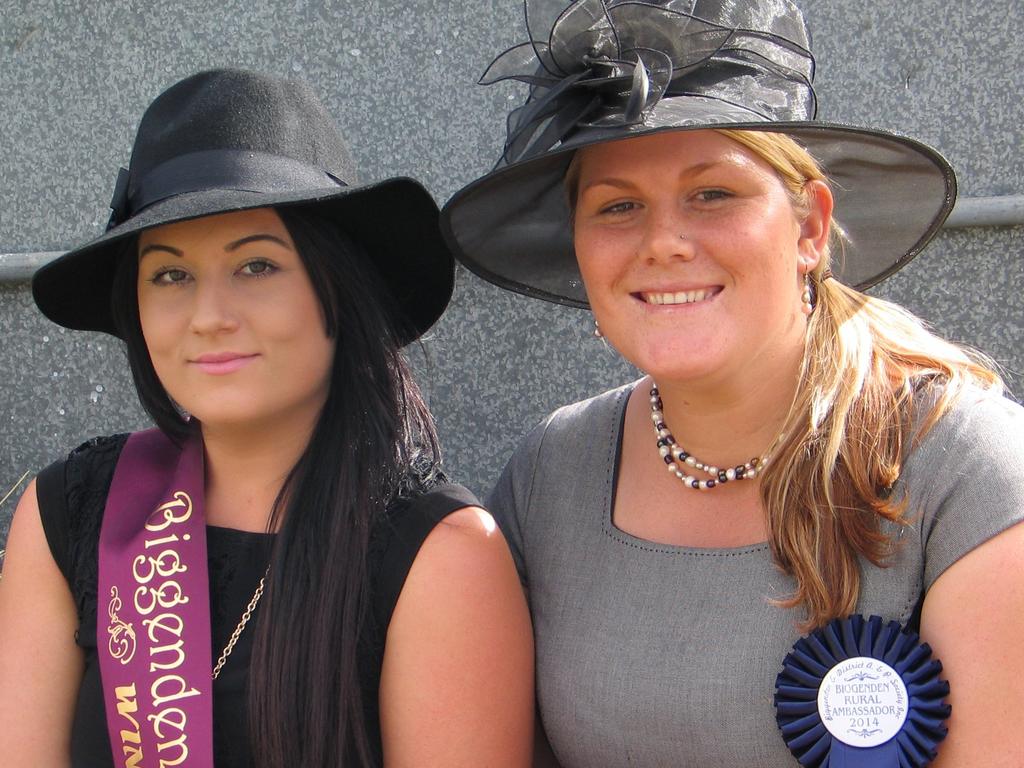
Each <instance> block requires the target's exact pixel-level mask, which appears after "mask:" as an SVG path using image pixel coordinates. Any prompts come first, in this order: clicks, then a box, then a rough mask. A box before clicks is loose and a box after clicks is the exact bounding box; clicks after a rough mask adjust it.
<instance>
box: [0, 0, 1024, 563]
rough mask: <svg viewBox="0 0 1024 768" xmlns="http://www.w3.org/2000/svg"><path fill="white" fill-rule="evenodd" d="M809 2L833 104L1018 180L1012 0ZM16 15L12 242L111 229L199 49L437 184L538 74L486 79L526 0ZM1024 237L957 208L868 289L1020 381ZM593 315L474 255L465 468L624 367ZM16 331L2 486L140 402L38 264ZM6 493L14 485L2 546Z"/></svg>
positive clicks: (443, 342) (67, 6)
mask: <svg viewBox="0 0 1024 768" xmlns="http://www.w3.org/2000/svg"><path fill="white" fill-rule="evenodd" d="M801 5H802V7H803V9H804V11H805V14H806V16H807V18H808V22H809V25H810V27H811V29H812V32H813V33H814V40H815V52H816V54H817V56H818V63H819V69H818V80H817V88H818V95H819V101H820V104H821V108H820V114H819V116H820V117H822V118H824V119H828V120H835V121H845V122H851V123H856V124H861V125H872V126H880V127H886V128H890V129H894V130H899V131H903V132H905V133H908V134H910V135H912V136H916V137H918V138H920V139H922V140H924V141H927V142H929V143H931V144H933V145H935V146H937V147H938V148H940V149H941V150H942V151H943V152H944V153H945V154H946V155H947V156H948V157H949V158H950V159H951V160H952V161H953V163H954V165H955V166H956V168H957V169H958V171H959V174H960V186H961V193H962V194H963V195H967V196H988V195H1003V194H1020V193H1021V192H1024V182H1022V181H1021V179H1022V178H1024V156H1022V153H1021V146H1022V133H1024V131H1022V128H1021V125H1022V123H1024V106H1022V105H1024V98H1022V76H1021V74H1020V69H1019V67H1018V66H1016V65H1017V63H1019V62H1020V61H1021V59H1022V58H1024V56H1022V54H1024V50H1022V43H1021V41H1022V40H1024V11H1022V8H1021V4H1020V2H1019V0H988V1H987V2H985V3H968V2H966V0H908V1H907V2H892V0H865V1H864V2H861V3H848V2H840V0H803V2H802V3H801ZM0 19H2V21H0V114H2V115H3V128H2V129H0V253H9V252H14V251H39V250H58V249H60V248H64V247H67V246H69V245H71V244H72V243H75V242H76V241H80V240H83V239H85V238H88V237H90V236H92V235H94V234H96V233H98V232H99V231H100V229H101V227H102V225H103V223H104V222H105V221H106V218H107V215H108V211H107V208H106V204H107V201H108V199H109V194H110V191H111V188H112V186H113V181H114V178H115V175H116V170H117V168H118V166H119V165H121V164H124V163H126V162H127V159H128V153H129V149H130V146H131V141H132V138H133V134H134V128H135V123H136V121H137V120H138V117H139V116H140V115H141V113H142V111H143V109H144V108H145V107H146V105H147V104H148V102H149V101H150V100H151V99H152V98H153V97H154V96H155V95H156V94H157V93H158V92H159V91H160V90H161V89H163V88H164V87H166V86H167V85H169V84H170V83H172V82H174V81H175V80H177V79H179V78H181V77H183V76H185V75H187V74H190V73H192V72H194V71H197V70H199V69H202V68H207V67H212V66H223V65H231V66H241V67H249V68H257V69H263V70H266V71H270V72H275V73H278V74H289V75H297V76H301V77H304V78H306V79H308V80H309V81H311V82H312V83H313V85H314V86H315V88H316V90H317V91H318V92H319V93H320V94H321V95H322V97H323V99H324V101H325V102H326V103H327V105H328V107H329V109H330V110H331V112H332V113H333V114H334V115H335V117H336V118H337V120H338V122H339V124H340V125H342V126H343V127H344V129H345V131H346V132H347V134H348V136H349V137H350V143H351V144H352V147H353V150H354V153H355V155H356V157H357V159H358V161H359V164H360V167H361V168H362V169H363V174H364V177H365V178H367V179H373V178H381V177H384V176H388V175H397V174H409V175H412V176H416V177H418V178H420V179H422V180H423V181H424V182H425V183H426V184H427V186H428V187H429V188H430V189H431V190H432V191H433V192H434V194H435V195H436V197H437V199H438V200H439V201H444V200H445V199H447V197H448V196H450V195H451V193H452V192H454V191H455V190H456V189H457V188H458V187H459V186H461V185H462V184H464V183H466V182H467V181H469V180H470V179H472V178H473V177H475V176H476V175H478V174H479V173H480V172H482V171H484V170H485V169H487V168H489V167H490V165H491V164H492V163H493V160H494V159H495V157H496V155H497V151H498V148H499V146H500V143H501V140H502V136H503V127H504V115H505V112H506V110H507V108H508V107H509V106H510V105H512V104H513V103H515V102H516V101H518V100H520V99H521V98H522V91H521V90H520V89H519V88H518V87H516V86H512V85H501V86H494V87H490V88H482V87H478V86H476V85H474V82H475V80H476V78H477V76H478V75H479V74H480V73H481V72H482V71H483V69H484V67H485V66H486V65H487V64H488V63H489V62H490V60H491V58H492V57H493V56H494V55H495V54H496V53H497V52H499V51H500V50H502V49H504V48H505V47H507V46H510V45H512V44H514V43H516V42H519V41H521V40H522V39H523V38H522V34H523V33H522V22H521V19H522V11H521V8H520V7H519V6H518V5H517V3H516V1H515V0H494V2H486V3H485V2H479V0H477V1H476V2H450V1H448V0H445V1H443V2H441V1H439V0H435V1H433V2H428V1H427V0H401V1H399V0H375V1H373V2H367V1H366V0H363V1H362V2H356V1H349V2H330V1H329V0H319V1H318V0H226V2H224V3H222V4H212V3H205V2H203V3H200V2H187V3H186V2H163V3H144V2H125V1H124V0H117V1H116V2H115V1H114V0H93V1H92V2H88V3H87V2H81V1H80V0H79V1H76V2H70V1H67V2H56V1H55V0H18V2H14V1H13V0H0ZM1022 257H1024V228H1022V227H1016V228H1001V229H998V228H997V229H969V230H958V231H950V232H945V233H943V234H942V235H940V236H939V238H938V239H937V241H936V242H935V243H934V244H933V245H932V246H930V248H929V249H928V250H927V251H926V252H925V253H924V254H923V255H921V256H920V257H918V258H917V260H916V261H914V262H913V263H912V264H911V265H910V266H909V267H908V268H907V269H905V270H904V271H903V272H902V273H900V274H899V275H897V276H896V277H894V278H892V279H891V280H889V281H888V282H887V283H885V284H884V285H882V286H880V287H879V288H878V289H877V290H876V293H877V294H879V295H883V296H885V297H888V298H892V299H895V300H897V301H900V302H902V303H904V304H905V305H906V306H908V307H909V308H910V309H911V310H913V311H914V312H916V313H918V314H920V315H922V316H923V317H925V318H926V319H927V320H929V321H930V322H931V323H932V324H933V325H934V326H935V327H936V328H937V329H939V330H940V331H941V332H942V333H944V334H945V335H947V336H949V337H951V338H954V339H957V340H960V341H965V342H968V343H971V344H974V345H976V346H978V347H980V348H981V349H983V350H985V351H987V352H989V353H990V354H991V355H993V356H994V357H995V358H996V359H997V360H999V361H1000V362H1001V363H1002V364H1003V365H1005V366H1006V369H1007V376H1008V379H1009V380H1010V382H1011V384H1012V385H1013V386H1014V387H1015V388H1017V390H1018V391H1019V390H1020V387H1021V384H1024V378H1022V370H1024V351H1022V344H1021V342H1022V341H1024V298H1022V297H1024V258H1022ZM591 327H592V326H591V324H590V319H589V316H587V315H586V314H585V313H583V312H579V311H576V310H569V309H565V308H559V307H555V306H549V305H546V304H543V303H541V302H537V301H531V300H528V299H524V298H520V297H514V296H512V295H509V294H505V293H503V292H501V291H499V290H497V289H494V288H492V287H490V286H488V285H486V284H484V283H482V282H481V281H479V280H477V279H476V278H475V277H473V276H471V275H469V274H468V273H466V272H465V271H461V272H460V274H459V285H458V288H457V292H456V296H455V300H454V303H453V305H452V307H451V309H450V311H449V312H448V314H447V315H446V316H445V318H444V319H443V320H442V321H441V323H440V324H439V325H438V326H437V328H436V329H435V330H434V331H433V332H432V333H431V334H430V335H429V336H428V337H427V338H426V340H425V342H424V344H423V349H422V351H419V350H414V352H413V356H414V358H415V362H416V367H417V369H418V372H419V376H420V380H421V382H422V383H423V385H424V387H425V389H426V390H427V391H428V393H429V396H430V400H431V404H432V406H433V408H434V412H435V414H436V415H437V418H438V421H439V423H440V427H441V431H442V437H443V440H444V444H445V447H446V455H447V461H448V465H449V468H450V470H451V471H452V472H453V474H455V475H456V476H458V477H460V478H461V479H463V480H464V481H465V482H466V483H467V484H468V485H470V486H471V487H472V488H474V489H475V490H477V491H479V492H484V491H486V490H487V488H488V487H489V486H490V484H491V483H492V482H493V480H494V479H495V478H496V476H497V473H498V472H499V471H500V469H501V466H502V464H503V463H504V461H505V459H506V458H507V456H508V454H509V452H510V451H511V450H512V448H513V446H514V444H515V443H516V441H517V439H518V438H519V437H520V436H521V435H522V433H523V432H524V431H526V430H527V429H528V428H529V427H530V426H531V425H533V424H534V423H535V422H536V421H537V420H538V419H539V418H541V416H542V415H543V414H545V413H546V412H548V411H549V410H550V409H552V408H553V407H555V406H556V405H559V404H561V403H565V402H568V401H571V400H573V399H578V398H580V397H582V396H585V395H588V394H591V393H594V392H597V391H600V390H601V389H603V388H607V387H609V386H611V385H614V384H617V383H621V382H623V381H625V380H627V378H628V377H629V376H631V375H632V372H631V371H630V370H629V368H628V366H626V365H625V364H624V363H622V362H621V361H620V360H619V359H618V358H617V357H616V355H615V354H614V353H613V352H611V351H609V350H607V349H606V348H605V347H604V346H603V345H602V344H601V343H599V342H597V341H595V340H594V339H593V338H592V337H591V335H590V329H591ZM0 338H2V344H0V372H2V377H0V497H2V495H3V493H4V492H5V491H6V489H7V488H9V487H10V486H12V485H14V484H15V481H16V480H17V479H18V478H19V477H20V476H21V474H22V473H23V472H25V471H31V472H33V473H34V472H35V471H37V470H38V469H40V468H41V467H42V466H44V465H45V464H46V463H48V462H49V461H51V460H53V459H54V458H56V457H58V456H59V455H61V454H62V453H64V452H66V451H67V450H68V449H70V448H71V447H73V446H74V445H76V444H78V443H79V442H80V441H82V440H83V439H85V438H87V437H88V436H90V435H93V434H97V433H107V432H112V431H120V430H127V429H132V428H137V427H140V426H142V425H144V423H145V419H144V417H143V416H142V414H141V412H140V410H139V408H138V406H137V404H136V401H135V395H134V392H133V390H132V388H131V385H130V382H129V380H128V378H127V376H126V372H125V366H124V362H123V357H122V355H121V353H120V351H119V348H118V346H117V343H116V342H114V340H112V339H110V338H106V337H103V336H101V335H91V334H84V333H72V332H65V331H64V330H63V329H60V328H58V327H56V326H54V325H52V324H50V323H48V322H47V321H45V320H44V319H43V318H42V317H41V316H40V315H39V314H38V313H37V312H36V311H35V309H34V307H33V305H32V302H31V298H30V296H29V294H28V291H27V285H26V284H3V285H0ZM581 450H586V446H581ZM13 506H14V499H10V500H8V501H7V502H5V503H4V504H2V505H0V546H2V542H3V541H4V540H5V539H6V528H7V524H8V521H9V517H10V514H11V512H12V511H13Z"/></svg>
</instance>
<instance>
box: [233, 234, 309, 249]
mask: <svg viewBox="0 0 1024 768" xmlns="http://www.w3.org/2000/svg"><path fill="white" fill-rule="evenodd" d="M264 240H269V241H270V242H272V243H277V244H278V245H280V246H281V247H282V248H285V249H287V250H289V251H290V250H292V247H291V246H290V245H288V243H286V242H285V241H284V240H282V239H281V238H280V237H276V236H274V235H268V234H263V233H261V234H256V235H248V236H247V237H243V238H240V239H238V240H235V241H234V242H231V243H228V244H227V245H225V246H224V250H225V251H236V250H238V249H239V248H241V247H242V246H243V245H247V244H249V243H257V242H261V241H264Z"/></svg>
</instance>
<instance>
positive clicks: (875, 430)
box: [718, 130, 1003, 629]
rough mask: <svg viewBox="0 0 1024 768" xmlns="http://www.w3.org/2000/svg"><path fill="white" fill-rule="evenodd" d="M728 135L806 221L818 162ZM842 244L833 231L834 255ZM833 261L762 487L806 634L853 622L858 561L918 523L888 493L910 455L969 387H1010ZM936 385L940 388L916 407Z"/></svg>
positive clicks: (778, 142) (757, 139)
mask: <svg viewBox="0 0 1024 768" xmlns="http://www.w3.org/2000/svg"><path fill="white" fill-rule="evenodd" d="M718 132H719V133H721V134H723V135H725V136H727V137H728V138H730V139H732V140H733V141H736V142H738V143H739V144H741V145H743V146H744V147H746V148H747V149H749V150H751V151H752V152H754V153H755V154H757V155H758V156H759V157H761V158H762V159H763V160H764V161H765V162H767V163H768V164H769V165H771V166H772V167H773V168H774V169H775V171H776V173H777V174H778V175H779V178H780V179H781V180H782V182H783V184H784V185H785V186H786V188H787V190H788V191H789V194H790V196H791V198H792V200H793V203H794V208H795V210H796V212H797V215H798V216H799V215H801V214H802V213H803V214H805V213H806V211H807V210H808V206H809V201H808V199H807V192H806V191H805V185H806V183H807V182H808V181H809V180H812V179H818V180H821V181H824V182H826V183H827V179H826V178H825V175H824V173H823V172H822V170H821V168H820V167H819V166H818V164H817V163H816V162H815V160H814V158H812V157H811V155H810V154H809V153H808V152H807V151H806V150H804V149H803V147H801V146H800V145H799V144H797V142H796V141H794V140H793V139H791V138H790V137H789V136H786V135H785V134H781V133H773V132H762V131H737V130H719V131H718ZM841 239H842V234H841V232H840V231H839V228H838V227H837V226H835V222H833V239H832V242H831V245H832V248H830V249H829V250H830V251H834V250H835V246H836V245H841ZM829 259H830V254H828V253H827V254H826V255H825V258H823V259H822V260H821V262H820V263H819V264H818V265H817V267H816V268H815V270H814V272H813V273H812V276H813V280H814V282H815V284H816V287H817V304H816V306H815V309H814V312H813V314H812V315H811V317H810V319H809V321H808V328H807V336H806V342H805V349H804V357H803V364H802V367H801V371H800V380H799V384H798V387H797V392H796V395H795V398H794V402H793V406H792V408H791V410H790V413H789V415H788V417H787V419H786V423H785V425H784V426H783V428H782V432H783V434H784V435H786V437H785V439H784V440H783V442H782V443H781V444H780V445H779V446H778V447H777V448H776V450H775V452H774V454H773V456H772V461H771V463H770V464H769V465H768V467H766V469H765V472H764V474H763V475H762V477H761V501H762V503H763V505H764V509H765V514H766V517H767V526H768V532H769V533H768V535H769V539H770V542H771V548H772V554H773V556H774V558H775V562H776V563H777V564H778V566H779V567H780V568H781V569H782V570H783V571H785V572H786V573H787V574H789V575H791V576H792V577H793V578H794V579H795V580H796V584H797V587H796V591H795V593H794V594H793V595H792V596H791V597H790V598H788V599H786V600H783V601H780V604H781V605H783V606H786V607H794V606H798V605H802V606H804V608H805V609H806V611H807V620H806V622H805V625H804V628H805V629H809V628H811V627H817V626H822V625H823V624H825V623H827V622H828V621H830V620H831V619H833V618H836V617H840V616H846V615H848V614H850V613H852V612H853V611H854V609H855V606H856V603H857V598H858V596H859V594H860V582H861V572H860V565H859V557H864V558H865V559H867V560H868V561H870V562H871V563H873V564H874V565H876V566H884V565H885V562H886V560H887V557H888V556H889V555H890V554H891V553H892V542H891V540H890V537H888V536H886V534H885V533H884V531H883V529H882V521H883V520H889V521H892V522H895V523H898V524H906V523H907V522H910V521H911V520H912V518H913V515H914V512H915V511H914V510H907V509H906V500H905V499H904V498H900V497H892V496H890V493H889V492H890V490H891V489H892V486H893V484H894V483H895V482H896V480H897V478H898V477H899V474H900V469H901V466H902V464H903V461H904V460H905V459H906V456H907V454H908V452H909V451H910V450H911V449H912V448H913V447H914V446H915V445H916V444H917V443H918V442H919V441H920V439H921V438H922V437H924V435H925V434H926V433H927V432H928V430H930V429H931V427H932V426H934V424H935V423H936V422H937V421H938V420H939V419H940V418H941V417H942V415H943V414H944V413H946V411H948V410H949V408H950V407H951V406H952V405H953V404H954V403H955V401H956V399H957V398H958V397H959V396H960V394H961V393H962V392H963V390H964V388H965V387H966V386H968V385H975V386H980V387H982V388H984V389H991V390H994V391H998V392H1001V391H1002V387H1003V383H1002V380H1001V378H1000V377H999V375H998V373H996V371H995V370H994V366H993V364H992V363H991V362H990V361H988V360H987V359H986V358H985V357H984V356H982V355H981V354H979V353H977V352H975V351H973V350H969V349H967V348H965V347H961V346H958V345H956V344H953V343H951V342H948V341H946V340H945V339H942V338H939V337H938V336H936V335H935V334H934V333H932V332H931V331H929V330H928V329H927V328H926V327H925V325H924V323H923V322H922V321H921V320H919V319H918V318H917V317H915V316H914V315H912V314H911V313H910V312H908V311H906V310H905V309H903V308H901V307H899V306H897V305H895V304H893V303H891V302H888V301H885V300H883V299H877V298H874V297H871V296H867V295H865V294H863V293H860V292H859V291H856V290H854V289H853V288H850V287H848V286H846V285H843V284H842V283H840V282H839V281H838V280H835V279H822V277H823V276H825V275H826V274H827V273H826V270H827V269H828V267H829ZM930 383H934V384H937V385H939V386H934V387H932V389H933V393H932V394H930V395H929V396H928V397H927V398H918V397H915V393H916V392H917V390H918V389H920V387H921V386H924V385H928V384H930ZM916 407H921V408H922V411H921V413H917V414H915V408H916Z"/></svg>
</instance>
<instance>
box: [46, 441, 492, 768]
mask: <svg viewBox="0 0 1024 768" xmlns="http://www.w3.org/2000/svg"><path fill="white" fill-rule="evenodd" d="M126 439H127V435H115V436H111V437H100V438H95V439H93V440H90V441H89V442H87V443H85V444H84V445H82V446H80V447H79V448H77V449H75V450H74V451H72V452H71V454H69V455H68V457H67V459H66V460H64V461H58V462H56V463H54V464H51V465H50V466H49V467H47V468H46V469H45V470H43V472H41V473H40V475H39V478H38V480H37V482H36V493H37V497H38V499H39V509H40V513H41V517H42V523H43V529H44V531H45V532H46V538H47V542H48V543H49V546H50V551H51V552H52V553H53V558H54V560H55V561H56V563H57V565H58V566H59V567H60V569H61V571H62V572H63V574H64V576H65V578H66V579H67V581H68V584H69V585H70V587H71V593H72V595H73V597H74V600H75V606H76V608H77V610H78V631H77V632H76V635H75V642H76V643H77V644H78V645H79V646H80V647H81V648H82V649H83V650H84V651H85V675H84V678H83V680H82V685H81V688H80V689H79V693H78V703H77V706H76V708H75V719H74V724H73V727H72V740H71V755H72V765H73V766H75V768H93V767H94V766H95V767H96V768H112V766H113V765H114V762H113V756H112V754H111V751H110V741H109V739H108V736H107V725H106V714H105V711H104V707H103V700H102V693H101V688H100V673H99V661H98V658H97V656H96V615H97V614H96V609H97V605H96V590H97V574H98V565H99V564H98V552H99V534H100V524H101V522H102V519H103V509H104V506H105V504H106V498H107V491H108V489H109V487H110V482H111V480H112V478H113V475H114V467H115V465H116V464H117V459H118V457H119V456H120V454H121V449H122V448H123V447H124V443H125V440H126ZM477 504H479V502H478V501H477V500H476V498H475V497H474V496H473V494H472V493H470V492H469V491H468V490H466V489H465V488H463V487H462V486H459V485H454V484H450V483H447V482H440V483H438V484H436V485H434V486H433V487H432V488H431V489H430V490H429V491H427V492H425V493H420V494H417V495H415V496H414V497H412V498H409V499H402V500H401V503H398V504H395V505H393V508H392V509H391V510H390V511H389V515H388V519H387V520H386V521H385V523H382V524H380V525H378V526H377V527H376V529H375V531H374V535H373V537H372V539H371V545H370V560H371V562H370V575H371V590H372V593H373V600H374V605H373V614H374V617H375V619H376V620H375V621H373V622H370V623H369V625H368V629H367V630H366V631H367V633H368V634H369V635H370V636H369V637H365V638H363V641H364V642H362V643H360V646H361V648H363V649H364V650H363V651H362V655H363V658H361V659H360V668H361V673H362V681H361V686H362V688H363V698H364V701H366V704H367V718H366V721H367V723H368V725H369V727H370V728H371V733H370V737H371V742H372V743H374V744H375V745H376V746H377V747H378V754H379V742H380V731H379V718H378V712H377V689H378V687H379V684H380V669H381V664H382V662H383V657H384V638H385V635H386V632H387V625H388V622H389V621H390V618H391V613H392V611H393V610H394V607H395V603H396V602H397V600H398V596H399V594H400V593H401V590H402V585H403V584H404V582H405V578H406V576H407V575H408V573H409V569H410V568H411V567H412V562H413V560H414V559H415V557H416V553H417V552H418V550H419V547H420V545H421V544H422V543H423V541H424V539H426V537H427V535H428V534H429V533H430V531H431V530H432V529H433V527H434V525H435V524H436V523H437V521H439V520H440V519H442V518H443V517H445V516H446V515H447V514H449V513H450V512H453V511H455V510H456V509H459V508H461V507H465V506H470V505H477ZM206 533H207V555H208V562H209V581H210V612H211V617H210V618H211V629H212V635H213V636H212V638H211V643H212V647H213V658H214V659H216V658H217V657H218V656H219V655H220V652H221V649H222V648H223V647H224V645H225V643H226V642H227V639H228V637H230V635H231V632H232V631H233V630H234V628H235V626H236V625H237V624H238V620H239V618H240V617H241V615H242V613H243V611H244V610H245V608H246V606H247V605H248V603H249V601H250V600H251V599H252V595H253V592H254V591H255V589H256V586H257V584H258V583H259V580H260V578H261V577H262V576H263V575H264V573H265V572H266V569H267V565H268V563H269V562H270V554H271V547H272V545H273V540H274V537H273V535H272V534H266V533H249V532H246V531H237V530H233V529H229V528H216V527H213V526H207V529H206ZM258 610H259V609H258V608H257V611H258ZM252 637H253V633H252V632H251V631H249V632H243V633H242V635H241V636H240V638H239V640H238V643H237V645H236V646H235V648H234V650H233V651H232V653H231V656H230V657H229V658H228V660H227V663H226V664H225V665H224V668H223V670H222V671H221V674H220V676H219V677H218V678H217V680H216V681H215V682H214V686H213V693H214V696H213V727H214V753H215V762H216V764H217V766H218V768H236V767H237V768H243V767H247V766H249V765H251V762H252V759H251V752H250V748H249V741H248V732H247V717H246V713H247V709H248V706H247V700H246V684H247V680H248V670H249V659H250V655H251V651H252Z"/></svg>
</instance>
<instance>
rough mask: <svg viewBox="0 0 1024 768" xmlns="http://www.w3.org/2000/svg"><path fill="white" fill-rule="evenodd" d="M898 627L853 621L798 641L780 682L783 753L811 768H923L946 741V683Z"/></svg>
mask: <svg viewBox="0 0 1024 768" xmlns="http://www.w3.org/2000/svg"><path fill="white" fill-rule="evenodd" d="M941 672H942V664H941V663H940V662H939V661H938V660H937V659H933V658H932V651H931V648H929V647H928V645H927V643H921V642H920V638H919V637H918V636H917V634H916V633H914V632H909V631H907V630H904V629H903V628H902V627H901V626H900V625H899V623H897V622H895V621H890V622H889V623H887V624H883V622H882V619H881V618H879V617H878V616H872V617H871V618H870V619H866V620H865V618H864V617H863V616H851V617H849V618H846V619H836V620H834V621H832V622H830V623H829V624H828V625H827V626H825V627H823V628H821V629H817V630H815V631H814V632H812V633H811V634H809V635H807V636H806V637H802V638H800V640H798V641H797V642H796V644H795V645H794V646H793V650H792V651H790V653H789V654H788V655H787V656H786V659H785V661H784V662H783V664H782V672H780V673H779V675H778V677H777V678H776V679H775V718H776V721H777V722H778V724H779V729H780V730H781V731H782V737H783V739H785V741H786V746H788V747H789V749H790V751H791V752H792V753H793V754H794V755H795V756H796V759H797V761H798V762H799V763H800V765H803V766H810V767H811V768H889V766H893V768H919V766H925V765H927V764H928V763H930V762H931V761H932V760H933V759H934V758H935V755H936V750H937V748H938V745H939V742H941V741H942V740H943V739H944V738H945V737H946V726H945V724H944V721H945V720H946V718H947V717H949V713H950V707H949V705H948V704H947V703H946V702H945V700H944V699H945V697H946V696H947V695H949V683H947V682H946V681H945V680H940V679H939V673H941Z"/></svg>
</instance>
